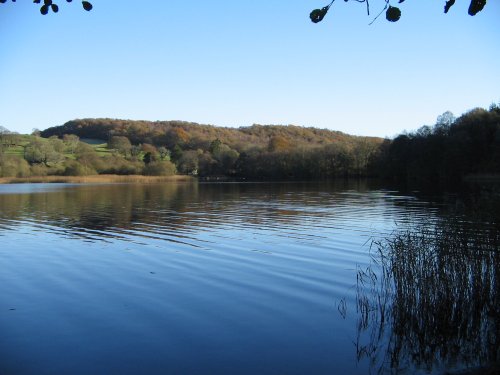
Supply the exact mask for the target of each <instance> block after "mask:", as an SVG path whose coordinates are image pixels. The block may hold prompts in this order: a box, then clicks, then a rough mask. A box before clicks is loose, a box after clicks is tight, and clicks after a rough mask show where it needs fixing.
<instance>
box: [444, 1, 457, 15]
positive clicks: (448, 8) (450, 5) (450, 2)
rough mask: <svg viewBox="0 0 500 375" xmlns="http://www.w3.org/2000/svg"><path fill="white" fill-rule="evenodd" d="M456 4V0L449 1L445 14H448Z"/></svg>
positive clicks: (445, 6)
mask: <svg viewBox="0 0 500 375" xmlns="http://www.w3.org/2000/svg"><path fill="white" fill-rule="evenodd" d="M454 4H455V0H448V1H447V2H446V4H445V5H444V12H445V13H448V11H449V10H450V8H451V7H452V6H453V5H454Z"/></svg>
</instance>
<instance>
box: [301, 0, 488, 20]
mask: <svg viewBox="0 0 500 375" xmlns="http://www.w3.org/2000/svg"><path fill="white" fill-rule="evenodd" d="M345 1H346V2H347V1H349V0H345ZM355 1H356V2H358V3H365V4H366V12H367V13H368V15H370V2H369V0H355ZM383 1H384V2H385V6H384V7H383V9H382V10H381V11H380V13H379V14H378V15H377V16H376V17H375V18H374V19H373V21H372V22H370V25H371V24H372V23H373V22H374V21H375V20H376V19H377V18H378V17H379V16H380V15H382V14H383V13H384V12H385V18H386V19H387V21H390V22H396V21H399V19H400V18H401V10H400V9H399V8H398V7H396V6H393V5H391V0H383ZM404 1H405V0H398V4H401V3H403V2H404ZM486 1H487V0H471V2H470V5H469V10H468V13H469V15H471V16H475V15H476V14H477V13H479V12H480V11H482V10H483V8H484V6H485V5H486ZM334 2H335V0H332V1H331V2H330V4H328V5H327V6H325V7H323V8H321V9H314V10H313V11H312V12H311V14H310V15H309V18H310V19H311V21H312V22H314V23H318V22H321V21H323V18H325V16H326V14H327V13H328V11H329V10H330V7H331V6H332V4H333V3H334ZM392 2H395V0H393V1H392ZM454 4H455V0H447V1H446V2H445V5H444V12H445V13H448V11H449V10H450V8H451V7H452V6H453V5H454Z"/></svg>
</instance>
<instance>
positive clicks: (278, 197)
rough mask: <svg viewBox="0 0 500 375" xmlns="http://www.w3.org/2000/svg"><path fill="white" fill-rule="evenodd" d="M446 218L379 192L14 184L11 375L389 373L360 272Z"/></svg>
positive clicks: (0, 341)
mask: <svg viewBox="0 0 500 375" xmlns="http://www.w3.org/2000/svg"><path fill="white" fill-rule="evenodd" d="M438 211H439V205H436V204H433V203H430V202H427V201H424V200H421V199H417V198H416V197H414V196H408V195H404V194H400V193H398V192H394V191H387V190H383V189H377V188H375V189H374V188H369V187H368V186H367V185H366V184H365V183H356V184H339V185H328V184H313V183H311V184H300V183H295V184H263V183H262V184H257V183H256V184H251V183H247V184H229V183H228V184H171V185H164V186H161V185H127V184H123V185H71V184H50V185H49V184H37V185H35V184H24V185H0V244H1V245H0V374H1V375H11V374H15V375H23V374H37V375H42V374H367V373H370V372H376V370H377V369H376V368H373V364H372V365H370V361H369V359H368V358H367V357H366V356H363V355H360V350H359V345H357V343H359V334H360V332H359V327H358V318H359V317H358V314H357V311H356V282H357V281H356V277H357V276H356V275H357V274H356V270H357V269H359V267H364V266H366V265H367V264H369V262H370V251H369V243H370V240H371V239H372V238H380V237H383V236H386V235H389V234H390V233H391V232H392V231H393V229H394V228H395V226H396V225H405V223H408V222H414V221H418V220H421V219H422V220H423V219H425V220H428V219H431V220H432V218H433V217H434V216H435V215H436V214H437V212H438ZM438 370H439V367H438ZM414 371H416V370H415V369H414V368H412V369H411V371H410V372H412V373H413V372H414ZM422 372H425V369H422Z"/></svg>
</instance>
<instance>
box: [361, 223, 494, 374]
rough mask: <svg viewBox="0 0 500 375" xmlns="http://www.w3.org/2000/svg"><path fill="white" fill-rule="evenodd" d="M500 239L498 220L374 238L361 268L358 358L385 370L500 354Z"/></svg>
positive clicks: (480, 361)
mask: <svg viewBox="0 0 500 375" xmlns="http://www.w3.org/2000/svg"><path fill="white" fill-rule="evenodd" d="M483 223H484V222H483ZM499 246H500V231H499V230H498V226H496V225H494V224H491V225H488V226H486V225H485V224H474V223H470V222H468V223H466V222H460V221H458V220H450V219H440V221H438V222H437V223H433V224H430V223H429V224H422V225H418V226H416V227H414V228H412V229H407V230H400V231H397V232H395V233H394V234H393V235H392V236H390V237H389V238H387V239H385V240H381V241H375V242H373V247H372V249H375V250H376V251H375V252H374V254H373V255H374V256H373V261H374V262H373V264H372V265H371V266H370V267H367V268H366V269H358V274H357V280H358V282H357V311H358V317H359V318H358V340H357V354H358V360H361V359H363V358H368V359H369V360H370V365H371V368H372V371H373V370H376V371H377V372H379V373H385V372H393V373H395V372H398V371H399V370H403V369H412V368H420V369H422V370H425V371H431V370H433V369H434V370H436V369H450V368H455V367H457V368H461V367H474V366H481V365H487V364H490V363H493V362H495V361H498V357H499V354H500V351H499V347H500V342H499V341H500V340H499V338H500V285H499V282H500V280H499V278H500V250H499Z"/></svg>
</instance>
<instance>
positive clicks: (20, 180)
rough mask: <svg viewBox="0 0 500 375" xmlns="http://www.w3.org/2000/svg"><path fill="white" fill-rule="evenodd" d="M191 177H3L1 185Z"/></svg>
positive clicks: (182, 179) (182, 178) (190, 179)
mask: <svg viewBox="0 0 500 375" xmlns="http://www.w3.org/2000/svg"><path fill="white" fill-rule="evenodd" d="M193 181H197V180H196V179H195V178H194V177H191V176H142V175H92V176H33V177H2V178H0V184H19V183H72V184H106V183H141V184H156V183H165V182H193Z"/></svg>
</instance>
